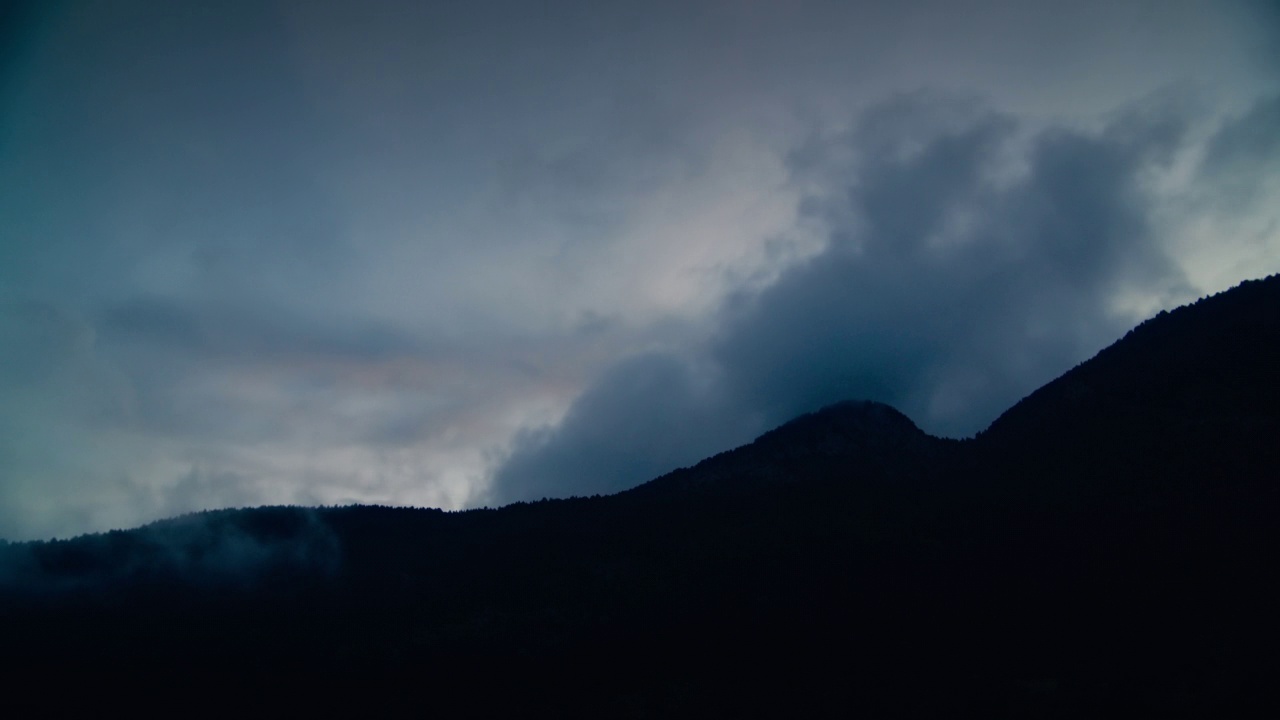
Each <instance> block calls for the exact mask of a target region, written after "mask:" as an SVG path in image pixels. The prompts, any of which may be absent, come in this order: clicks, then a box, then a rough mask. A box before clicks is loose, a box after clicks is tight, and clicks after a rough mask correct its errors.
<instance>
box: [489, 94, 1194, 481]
mask: <svg viewBox="0 0 1280 720" xmlns="http://www.w3.org/2000/svg"><path fill="white" fill-rule="evenodd" d="M1184 126H1185V123H1184V122H1183V119H1182V118H1180V117H1178V116H1177V115H1176V113H1174V111H1172V110H1168V109H1154V110H1153V109H1146V110H1142V111H1132V112H1129V113H1124V114H1121V115H1119V116H1117V117H1115V118H1113V119H1112V120H1111V121H1110V122H1108V123H1106V124H1105V126H1104V127H1102V128H1100V129H1097V130H1092V131H1086V130H1078V129H1069V128H1064V127H1048V128H1028V127H1027V126H1026V124H1024V123H1020V122H1019V120H1018V119H1017V118H1016V117H1014V116H1011V115H1008V114H1002V113H999V112H994V111H991V110H989V109H987V108H985V107H984V106H983V105H982V104H981V103H974V102H971V101H960V100H956V99H953V98H946V97H937V96H932V95H929V94H913V95H909V96H903V97H899V98H897V99H894V100H892V101H889V102H886V103H884V104H882V105H880V106H877V107H874V108H872V109H870V110H868V111H867V112H866V113H865V114H863V115H862V116H861V117H860V118H859V119H858V121H857V122H856V123H855V124H854V125H853V127H852V129H850V130H849V131H847V132H843V133H840V134H838V135H836V136H834V137H831V138H827V139H822V140H816V141H814V143H813V144H811V145H810V146H806V147H804V148H802V149H801V150H800V151H798V152H797V153H796V154H795V156H794V157H795V161H794V162H793V168H792V169H793V173H794V177H795V181H796V182H797V183H798V184H801V185H803V186H805V187H808V188H810V190H809V192H808V193H807V195H806V198H805V199H804V201H803V206H804V208H805V215H806V218H807V220H808V221H810V222H813V223H816V224H817V225H819V226H821V227H822V228H824V230H825V234H826V237H827V238H828V242H827V245H826V247H825V249H824V250H823V251H822V252H820V253H818V254H817V255H815V256H813V257H811V258H809V259H807V260H805V261H803V262H801V263H799V264H797V265H795V266H793V267H791V268H790V269H788V270H786V271H785V272H783V273H782V275H781V276H780V277H779V278H778V279H777V281H776V282H774V283H773V284H771V285H769V286H767V287H765V288H764V289H762V290H758V291H752V290H747V291H742V292H740V293H737V294H735V295H733V296H731V297H729V298H728V299H727V300H726V302H725V303H724V306H723V307H722V308H721V310H720V312H719V314H718V316H717V317H718V320H717V327H716V329H715V330H714V332H713V333H712V335H713V340H712V341H711V343H710V344H709V346H708V349H707V350H706V351H705V352H704V353H703V355H702V356H700V357H698V358H697V359H696V361H695V362H696V363H697V364H699V365H700V366H701V367H703V368H704V370H703V375H704V377H705V378H707V380H706V381H705V382H704V383H703V384H700V385H695V384H694V383H692V382H691V381H690V380H689V376H688V374H687V371H685V370H682V368H685V367H687V364H688V363H687V361H686V362H685V363H682V362H681V361H679V360H677V359H675V358H674V357H671V356H662V355H658V356H646V357H643V358H635V359H631V360H628V361H626V362H624V363H621V364H619V365H618V366H616V367H614V368H613V369H612V370H611V371H609V372H608V373H606V374H605V375H603V376H602V377H601V378H600V379H599V380H598V381H597V382H596V383H595V384H594V385H593V386H592V387H591V388H590V389H589V390H588V391H586V392H585V393H584V394H583V396H582V397H581V398H580V399H579V400H578V401H577V402H576V403H575V405H574V406H573V408H572V409H571V410H570V411H569V414H568V416H567V417H566V419H565V421H564V422H563V423H562V424H561V425H560V426H559V427H558V428H555V429H553V430H544V431H541V432H537V433H532V434H530V435H528V436H526V437H524V438H522V439H521V441H520V442H518V443H517V444H516V447H515V449H514V452H513V453H512V455H511V458H510V459H509V460H508V462H507V463H506V465H505V466H504V467H503V468H502V469H501V470H500V471H499V472H498V474H497V476H496V477H497V484H496V495H497V496H498V497H499V498H501V499H510V498H516V497H519V498H528V497H538V496H541V495H548V496H555V495H564V494H568V493H580V494H587V493H590V492H605V491H612V490H617V489H620V488H622V487H625V486H627V485H631V484H635V483H638V482H640V481H643V480H645V479H648V478H650V477H653V476H656V475H658V474H661V473H662V472H665V471H667V470H671V469H673V468H675V467H677V466H679V465H682V464H687V463H690V462H693V461H695V460H697V459H699V458H701V457H703V456H705V455H708V454H711V453H713V452H716V451H719V450H723V449H727V447H729V446H731V445H732V444H733V443H737V442H743V441H745V440H747V439H748V438H749V436H750V433H751V432H755V431H758V430H759V429H761V428H762V427H768V426H770V425H773V424H777V423H781V422H783V421H785V420H787V419H790V418H791V417H794V416H796V415H798V414H800V413H803V412H807V411H811V410H814V409H816V408H818V407H821V406H823V405H826V404H830V403H833V402H836V401H839V400H843V399H868V400H877V401H881V402H886V403H889V404H891V405H894V406H896V407H898V408H899V409H901V410H903V411H904V412H906V413H907V414H908V415H909V416H911V417H912V418H913V419H914V420H916V422H918V423H919V424H920V425H921V426H922V427H924V428H925V429H926V430H929V431H931V432H934V433H939V434H944V435H952V436H963V435H970V434H973V433H974V432H976V431H978V430H980V429H982V428H983V427H984V426H985V425H986V424H987V423H989V422H990V421H991V420H993V419H994V418H995V416H996V414H997V413H999V412H1000V411H1001V410H1003V409H1004V408H1005V407H1007V406H1009V405H1010V404H1012V403H1013V402H1015V401H1016V400H1017V399H1019V398H1020V397H1022V396H1023V395H1024V394H1025V393H1027V392H1029V391H1031V390H1032V389H1034V388H1035V387H1037V386H1038V385H1039V384H1041V383H1043V382H1046V381H1048V380H1049V379H1051V378H1052V377H1053V376H1055V375H1057V374H1058V373H1060V372H1062V371H1064V370H1066V369H1068V368H1069V367H1071V366H1072V365H1073V364H1075V363H1077V362H1079V361H1081V360H1083V359H1085V358H1086V357H1087V356H1088V355H1090V354H1091V353H1093V352H1095V351H1096V350H1098V349H1100V348H1101V347H1102V346H1103V345H1104V344H1106V343H1107V342H1109V341H1111V340H1113V339H1114V338H1115V337H1116V336H1118V335H1119V334H1121V333H1122V332H1123V330H1124V329H1125V328H1126V327H1127V326H1128V325H1129V324H1130V323H1132V322H1133V321H1134V318H1133V317H1130V316H1127V315H1123V314H1120V313H1117V312H1115V311H1114V308H1113V299H1114V297H1115V295H1116V294H1117V293H1120V292H1122V291H1123V292H1133V291H1135V290H1138V289H1140V290H1143V291H1148V292H1169V291H1170V288H1174V287H1179V286H1180V285H1181V283H1182V282H1183V281H1182V278H1181V275H1180V271H1179V269H1178V267H1177V265H1176V264H1175V263H1174V262H1173V261H1172V260H1171V259H1170V258H1169V257H1167V255H1166V254H1165V252H1164V249H1163V247H1162V245H1161V244H1160V242H1159V238H1157V237H1155V236H1154V235H1153V233H1152V231H1151V226H1150V223H1149V214H1150V210H1151V206H1152V202H1153V201H1152V199H1151V198H1150V197H1149V195H1148V194H1147V192H1146V190H1145V189H1144V187H1145V186H1144V177H1145V174H1146V173H1149V172H1151V171H1152V169H1153V168H1159V167H1163V166H1165V165H1167V164H1168V163H1170V162H1171V161H1172V158H1173V157H1174V155H1175V153H1176V151H1177V149H1178V148H1179V146H1180V143H1181V140H1182V137H1183V128H1184Z"/></svg>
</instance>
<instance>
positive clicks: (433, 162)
mask: <svg viewBox="0 0 1280 720" xmlns="http://www.w3.org/2000/svg"><path fill="white" fill-rule="evenodd" d="M3 7H6V8H12V9H9V10H3V9H0V537H6V538H8V539H11V540H20V539H29V538H48V537H50V536H55V535H56V536H59V537H65V536H69V535H74V534H78V533H83V532H92V531H100V530H106V529H110V528H119V527H128V526H132V525H137V524H139V523H143V522H148V521H151V520H154V519H157V518H161V517H165V516H169V515H174V514H178V513H182V512H187V511H193V510H200V509H206V508H218V507H231V506H244V505H260V504H282V503H301V504H326V505H327V504H345V503H351V502H362V503H382V504H405V505H420V506H432V507H443V508H446V509H461V508H468V507H477V506H483V505H490V506H493V505H498V504H502V503H507V502H511V501H515V500H530V499H538V498H541V497H544V496H547V497H557V496H568V495H590V494H594V493H608V492H614V491H616V490H619V489H622V488H626V487H630V486H632V485H635V484H637V483H639V482H642V481H644V480H647V479H649V478H651V477H654V476H656V475H658V474H661V473H663V472H665V471H667V470H671V469H673V468H676V467H679V466H683V465H689V464H691V463H693V462H696V461H697V460H699V459H701V458H702V457H705V456H707V455H711V454H714V453H716V452H719V451H721V450H725V449H728V448H731V447H733V446H735V445H738V444H741V443H743V442H746V441H749V440H750V439H751V438H753V437H754V436H756V435H758V434H759V433H760V432H762V431H764V430H767V429H769V428H770V427H773V426H775V425H777V424H779V423H781V422H784V421H786V420H788V419H790V418H791V417H794V416H795V415H798V414H800V413H803V412H807V411H811V410H815V409H817V408H819V407H821V406H823V405H827V404H830V403H833V402H836V401H839V400H843V399H849V398H858V399H872V400H879V401H883V402H887V403H890V404H892V405H894V406H895V407H897V408H899V409H900V410H902V411H903V412H905V413H906V414H907V415H908V416H910V417H911V418H912V419H913V420H914V421H915V422H916V423H917V424H918V425H920V427H922V428H923V429H925V430H926V431H929V432H932V433H935V434H939V435H945V436H951V437H965V436H970V435H973V434H974V433H976V432H977V431H979V430H981V429H982V428H984V427H986V425H987V424H988V423H990V422H991V421H992V420H993V419H994V418H995V417H996V416H997V415H998V414H999V413H1000V412H1001V411H1002V410H1004V409H1005V408H1006V407H1008V406H1009V405H1010V404H1012V403H1013V402H1015V401H1017V400H1018V399H1019V398H1021V397H1023V396H1024V395H1025V394H1027V393H1028V392H1030V391H1031V390H1033V389H1035V388H1036V387H1038V386H1039V385H1041V384H1043V383H1044V382H1046V381H1048V380H1050V379H1052V378H1053V377H1055V376H1057V375H1058V374H1060V373H1062V372H1063V371H1065V370H1067V369H1069V368H1070V367H1072V366H1073V365H1075V364H1076V363H1078V362H1080V361H1082V360H1084V359H1086V358H1088V357H1089V356H1091V355H1092V354H1093V353H1095V352H1097V351H1098V350H1099V349H1101V348H1102V347H1104V346H1105V345H1107V344H1109V343H1110V342H1112V341H1114V340H1115V339H1117V338H1118V337H1120V336H1121V335H1123V334H1124V332H1125V331H1126V330H1127V329H1128V328H1129V327H1131V326H1132V325H1134V324H1136V323H1137V322H1139V321H1141V320H1142V319H1144V318H1146V317H1149V316H1150V315H1152V314H1154V313H1155V312H1158V311H1159V310H1160V309H1162V308H1170V307H1173V306H1176V305H1178V304H1181V303H1183V302H1186V301H1188V300H1192V299H1194V298H1196V297H1198V296H1201V295H1203V294H1206V293H1211V292H1216V291H1220V290H1223V289H1226V288H1228V287H1230V286H1232V285H1234V284H1236V283H1238V282H1240V281H1241V280H1244V279H1249V278H1256V277H1261V276H1264V275H1267V274H1270V273H1274V272H1277V271H1280V5H1277V4H1276V3H1274V2H1273V1H1271V0H1203V1H1201V0H1150V1H1133V2H1125V1H1124V0H1096V1H1095V0H1074V1H1073V2H1061V1H1059V2H1036V1H1034V0H1008V1H1000V0H978V1H974V2H950V1H947V0H924V1H919V2H913V1H910V0H899V1H892V2H890V1H884V2H879V1H877V2H852V1H851V2H836V1H834V0H824V1H817V0H813V1H810V0H786V1H785V2H784V1H781V0H780V1H778V2H768V1H765V0H713V1H698V0H683V1H681V2H666V1H665V0H647V1H646V2H635V3H631V2H612V3H611V2H599V1H597V2H555V1H552V2H526V1H517V0H503V1H502V2H486V1H483V0H475V1H472V2H444V1H432V0H419V1H411V0H382V1H379V0H359V1H356V0H350V1H348V0H207V1H206V0H183V1H177V0H110V1H95V0H32V1H31V2H29V3H23V2H22V1H21V0H19V1H18V2H17V3H16V4H15V3H13V2H9V3H7V4H5V5H4V6H3Z"/></svg>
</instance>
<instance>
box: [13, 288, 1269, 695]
mask: <svg viewBox="0 0 1280 720" xmlns="http://www.w3.org/2000/svg"><path fill="white" fill-rule="evenodd" d="M1277 368H1280V276H1278V277H1271V278H1267V279H1265V280H1259V281H1253V282H1247V283H1244V284H1242V285H1240V286H1238V287H1236V288H1234V289H1232V290H1230V291H1227V292H1225V293H1221V294H1219V295H1215V296H1213V297H1210V298H1205V299H1202V300H1200V301H1199V302H1197V303H1195V304H1193V305H1189V306H1186V307H1183V308H1179V309H1177V310H1174V311H1172V312H1168V313H1161V314H1160V315H1159V316H1157V317H1155V318H1152V319H1151V320H1148V321H1147V322H1145V323H1143V324H1142V325H1140V326H1139V327H1137V328H1135V329H1134V330H1133V331H1131V332H1130V333H1129V334H1128V335H1126V336H1125V337H1124V338H1123V339H1121V340H1119V341H1118V342H1116V343H1115V344H1113V345H1112V346H1110V347H1108V348H1106V349H1105V350H1103V351H1102V352H1100V353H1098V355H1097V356H1095V357H1094V358H1092V359H1091V360H1089V361H1087V362H1085V363H1082V364H1081V365H1079V366H1077V367H1076V368H1074V369H1072V370H1071V371H1069V372H1067V373H1066V374H1064V375H1063V376H1061V377H1060V378H1058V379H1056V380H1054V381H1053V382H1051V383H1049V384H1047V385H1045V386H1044V387H1042V388H1040V389H1039V390H1037V391H1036V392H1034V393H1032V394H1031V395H1030V396H1028V397H1027V398H1025V399H1024V400H1022V401H1021V402H1019V403H1018V404H1017V405H1015V406H1014V407H1012V408H1010V409H1009V410H1008V411H1007V412H1006V413H1005V414H1004V415H1002V416H1001V417H1000V418H999V419H997V420H996V421H995V422H994V423H993V424H992V425H991V426H990V427H989V428H988V429H987V430H986V431H984V432H983V433H980V434H979V436H977V437H976V438H973V439H970V440H964V441H957V440H945V439H939V438H935V437H931V436H929V435H927V434H925V433H924V432H922V431H921V430H920V429H919V428H917V427H916V426H915V425H914V423H912V422H911V420H910V419H908V418H907V417H905V416H904V415H902V414H901V413H899V412H898V411H896V410H894V409H893V408H890V407H888V406H885V405H882V404H877V403H869V402H845V403H840V404H837V405H833V406H831V407H828V408H824V409H822V410H819V411H818V412H815V413H811V414H809V415H805V416H803V417H800V418H797V419H796V420H793V421H792V422H790V423H787V424H786V425H783V426H782V427H779V428H777V429H775V430H773V431H771V432H769V433H766V434H765V435H763V436H761V437H760V438H758V439H757V440H756V441H754V442H753V443H751V444H749V445H746V446H743V447H740V448H737V449H734V450H731V451H728V452H725V453H721V454H720V455H717V456H715V457H712V458H708V459H707V460H704V461H702V462H701V463H699V464H697V465H696V466H694V467H691V468H685V469H681V470H677V471H675V472H672V473H669V474H667V475H664V476H662V477H660V478H657V479H655V480H653V481H651V482H649V483H646V484H644V485H642V486H640V487H637V488H634V489H632V490H629V491H626V492H623V493H619V494H617V495H613V496H608V497H593V498H575V499H570V500H554V501H543V502H539V503H517V504H515V505H511V506H508V507H505V508H501V509H497V510H491V509H485V510H473V511H467V512H461V513H444V512H440V511H436V510H416V509H403V508H382V507H346V508H321V509H306V508H258V509H252V510H227V511H216V512H206V513H199V514H194V515H188V516H183V517H180V518H175V519H172V520H166V521H162V522H158V523H153V524H151V525H147V526H145V527H142V528H138V529H136V530H130V531H116V532H111V533H105V534H98V535H89V536H84V537H80V538H76V539H73V540H69V541H59V542H48V543H18V544H11V545H7V546H4V547H0V628H2V629H3V631H4V650H3V653H4V664H5V665H6V666H7V668H9V669H10V670H9V672H10V674H9V675H7V676H6V677H9V678H17V677H25V676H32V677H38V678H40V679H47V678H48V677H49V676H50V675H53V676H56V677H60V678H67V677H75V678H78V682H83V681H84V679H86V678H98V679H102V678H114V677H117V675H116V674H117V673H125V674H128V676H129V677H132V678H138V677H147V678H150V682H153V683H155V682H161V680H162V681H163V683H164V684H165V685H166V687H168V688H169V689H170V690H171V691H181V692H183V693H186V694H187V695H188V696H197V695H198V696H200V697H207V696H209V695H210V694H211V693H212V694H213V695H215V696H217V697H222V698H224V699H230V700H231V701H233V702H237V703H242V702H247V701H248V700H249V699H250V698H252V699H254V700H255V701H258V700H261V697H262V694H263V693H267V691H270V692H269V695H270V697H271V698H272V699H273V700H274V701H275V702H278V703H283V704H281V705H277V706H276V707H277V708H279V709H287V710H290V711H294V712H296V711H299V710H309V709H326V708H328V709H332V707H334V705H333V704H334V703H335V702H337V698H338V697H345V698H346V699H355V700H357V701H358V702H360V704H361V705H360V707H361V708H362V709H364V710H366V711H369V710H375V709H376V711H378V712H379V714H386V713H389V712H395V711H405V712H422V711H432V712H437V713H443V714H446V715H458V714H461V715H468V714H469V715H484V716H492V715H498V714H502V715H545V714H548V713H550V714H554V715H562V716H563V715H575V714H582V715H585V714H591V715H595V716H629V717H672V716H692V715H717V716H728V715H747V716H758V715H781V714H784V713H785V714H788V715H806V716H813V715H837V714H838V715H865V716H870V717H932V716H939V715H946V716H953V715H957V714H962V713H963V714H981V715H984V716H997V717H998V716H1009V717H1068V716H1081V715H1096V714H1099V713H1101V712H1103V711H1112V710H1117V709H1118V710H1121V711H1122V712H1128V713H1129V714H1134V715H1138V714H1141V715H1160V716H1170V715H1172V716H1214V717H1221V716H1224V715H1225V716H1234V715H1242V714H1253V713H1255V712H1260V711H1262V710H1263V709H1265V704H1266V703H1268V701H1269V702H1270V704H1271V705H1273V706H1274V705H1275V704H1276V703H1275V701H1274V699H1272V698H1273V692H1272V690H1271V686H1272V683H1273V678H1274V672H1275V670H1276V669H1277V663H1276V661H1275V660H1274V653H1275V648H1276V647H1277V646H1278V645H1277V642H1276V641H1277V640H1280V625H1278V624H1277V621H1276V619H1275V617H1274V610H1273V608H1275V607H1277V606H1280V570H1277V569H1276V568H1277V563H1276V562H1275V555H1276V553H1275V551H1276V549H1277V548H1278V547H1280V544H1278V543H1277V540H1280V537H1278V532H1277V523H1276V522H1275V518H1276V517H1278V516H1280V515H1278V512H1277V511H1280V486H1278V483H1277V479H1280V450H1278V449H1277V446H1278V445H1280V443H1277V439H1280V382H1277V380H1276V369H1277ZM344 689H345V692H344ZM1272 709H1275V708H1272Z"/></svg>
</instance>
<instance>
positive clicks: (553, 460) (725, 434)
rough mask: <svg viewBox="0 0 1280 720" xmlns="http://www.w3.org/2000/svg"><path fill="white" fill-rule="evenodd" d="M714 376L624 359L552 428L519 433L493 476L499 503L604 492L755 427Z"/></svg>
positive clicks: (663, 356)
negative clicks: (737, 411) (732, 404)
mask: <svg viewBox="0 0 1280 720" xmlns="http://www.w3.org/2000/svg"><path fill="white" fill-rule="evenodd" d="M722 389H723V388H722V386H721V384H720V383H719V381H718V378H717V377H716V376H714V375H708V374H707V373H706V370H705V369H703V368H699V367H698V366H697V365H696V363H693V362H690V361H688V360H685V359H683V358H681V357H679V356H677V355H673V354H669V353H660V352H658V353H646V354H642V355H637V356H634V357H630V358H628V359H626V360H624V361H622V362H621V363H619V364H618V365H616V366H615V367H613V368H612V369H610V370H609V371H608V372H606V373H605V374H604V375H603V376H601V377H600V378H599V379H598V380H597V381H596V382H595V383H594V384H593V385H592V386H591V387H590V388H588V389H587V390H586V391H585V392H584V393H583V394H582V396H581V397H580V398H578V400H577V401H576V402H575V403H574V405H573V407H572V409H570V411H569V414H568V415H567V416H566V417H565V418H564V420H563V421H562V422H561V423H560V424H559V425H558V426H557V427H555V428H554V429H551V428H542V429H540V430H534V431H527V432H526V433H524V434H523V435H521V436H519V437H518V438H517V439H516V443H515V446H516V449H515V452H514V454H513V455H512V456H511V458H510V459H509V460H507V462H506V463H505V464H504V465H503V466H502V468H501V469H500V470H499V471H498V472H497V474H496V475H495V476H494V480H493V485H492V487H491V489H490V493H489V497H490V501H491V502H495V503H498V504H504V503H508V502H513V501H516V500H538V499H540V498H543V497H563V496H567V495H593V494H597V493H609V492H615V491H618V490H623V489H625V488H628V487H631V486H633V485H636V484H638V483H640V482H642V481H644V480H647V479H649V478H651V477H654V476H655V475H658V474H661V473H662V472H664V471H666V470H670V469H671V468H673V467H679V466H681V465H686V464H689V463H692V462H695V461H697V460H699V459H701V458H702V457H703V456H704V455H705V454H706V453H707V449H708V448H716V447H724V446H725V445H726V444H731V443H733V442H735V441H737V440H740V439H741V438H742V437H743V435H744V430H746V431H750V430H754V429H756V426H755V424H754V423H752V422H751V421H750V419H749V418H746V417H736V416H735V415H734V414H733V413H732V411H731V408H730V407H729V406H728V405H727V401H728V398H725V397H723V396H722V394H721V392H722Z"/></svg>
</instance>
